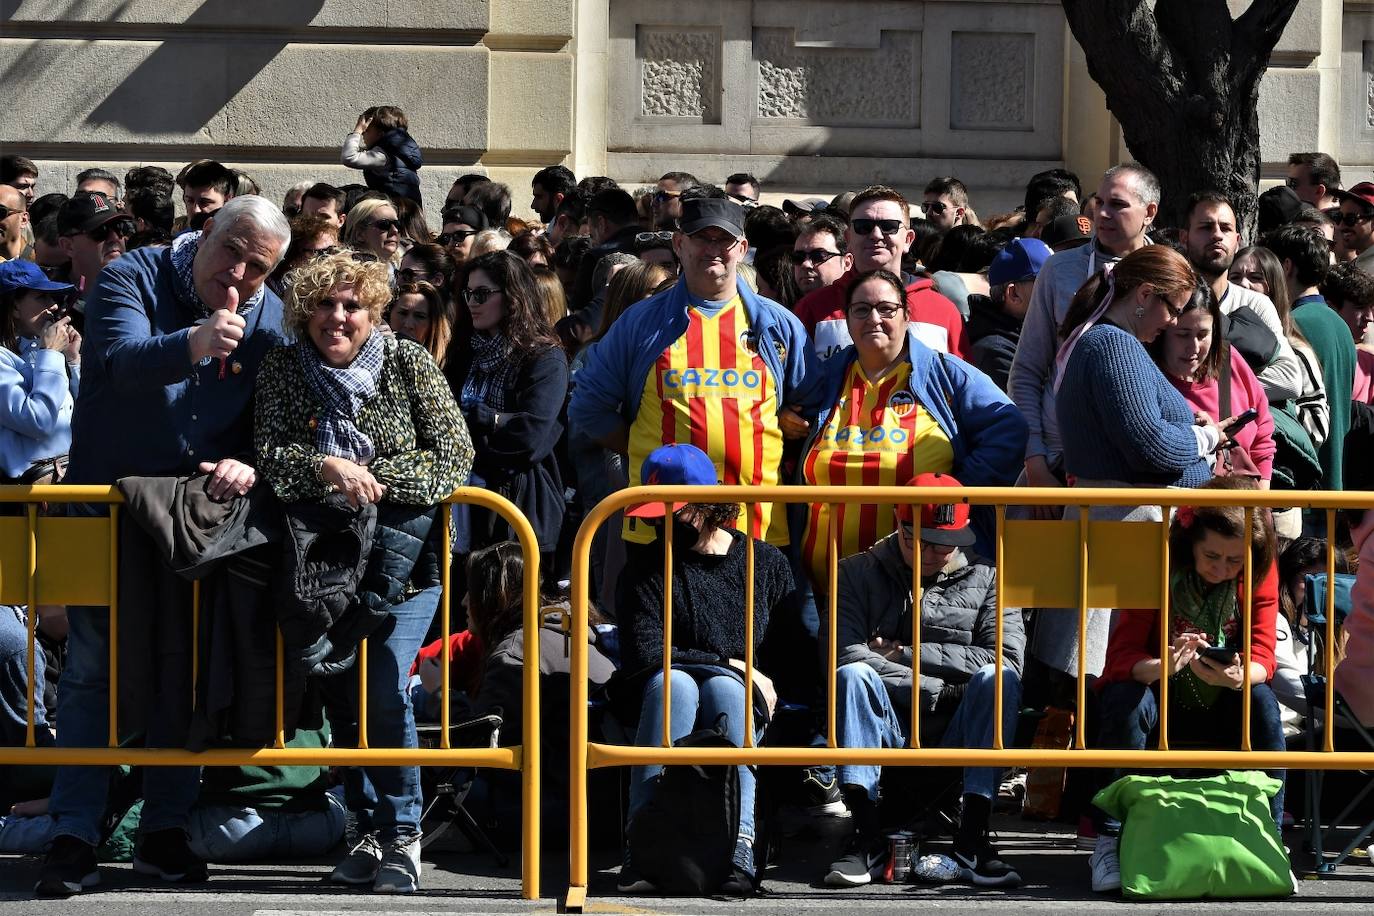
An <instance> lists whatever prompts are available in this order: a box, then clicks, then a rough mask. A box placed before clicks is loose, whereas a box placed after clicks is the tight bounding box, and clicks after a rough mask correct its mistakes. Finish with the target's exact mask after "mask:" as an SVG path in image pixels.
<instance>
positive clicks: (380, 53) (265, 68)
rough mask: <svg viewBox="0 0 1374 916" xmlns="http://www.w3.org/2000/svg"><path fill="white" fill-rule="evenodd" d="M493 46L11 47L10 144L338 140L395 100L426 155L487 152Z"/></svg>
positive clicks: (302, 144) (3, 51)
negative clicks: (382, 84) (369, 110)
mask: <svg viewBox="0 0 1374 916" xmlns="http://www.w3.org/2000/svg"><path fill="white" fill-rule="evenodd" d="M486 57H487V50H486V49H485V48H482V47H465V48H454V47H424V46H405V47H386V46H382V45H378V46H372V45H343V44H331V45H310V44H292V43H287V42H284V41H263V40H252V41H238V42H222V41H213V40H200V39H196V40H166V41H70V40H65V39H43V40H10V41H0V82H3V85H4V86H5V88H6V93H7V94H8V95H9V96H10V97H11V98H24V99H26V100H27V101H26V102H25V104H23V105H15V106H12V107H11V108H10V110H9V115H8V116H7V117H6V118H5V119H4V120H3V121H0V144H5V143H39V144H93V143H109V144H125V145H141V144H169V145H185V144H214V145H222V146H223V145H229V146H246V147H258V148H263V147H267V148H279V149H282V150H290V149H300V148H326V149H329V148H337V147H339V146H340V145H341V144H342V142H343V138H344V135H345V134H347V133H348V131H349V130H350V129H351V128H352V127H353V123H354V121H355V119H356V117H357V115H358V113H360V112H361V111H362V110H363V109H364V108H366V107H368V106H369V105H375V104H377V90H376V84H374V82H373V81H372V80H371V79H360V78H359V75H360V74H368V75H375V76H376V77H377V79H385V81H386V83H387V85H388V86H389V87H390V88H389V90H388V93H389V96H388V99H387V101H389V102H390V103H392V104H395V105H399V106H400V107H401V108H403V109H404V110H405V111H406V113H407V115H408V116H409V118H410V122H411V132H412V133H413V134H414V136H415V138H416V140H417V141H418V142H419V144H420V146H421V148H422V149H424V148H431V149H453V150H465V149H466V150H472V149H483V148H485V146H486V139H487V131H486V125H487V61H486Z"/></svg>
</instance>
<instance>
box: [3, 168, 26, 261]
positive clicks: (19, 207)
mask: <svg viewBox="0 0 1374 916" xmlns="http://www.w3.org/2000/svg"><path fill="white" fill-rule="evenodd" d="M28 225H29V206H28V201H26V200H25V199H24V192H22V191H20V190H19V189H17V188H14V187H11V186H10V185H7V184H0V261H13V260H14V259H15V258H17V257H19V256H20V255H21V254H23V253H24V245H25V241H24V229H25V227H26V226H28Z"/></svg>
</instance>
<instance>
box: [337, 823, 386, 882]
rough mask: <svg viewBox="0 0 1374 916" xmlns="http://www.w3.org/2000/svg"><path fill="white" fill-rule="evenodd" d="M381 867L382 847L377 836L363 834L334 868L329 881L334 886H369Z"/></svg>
mask: <svg viewBox="0 0 1374 916" xmlns="http://www.w3.org/2000/svg"><path fill="white" fill-rule="evenodd" d="M381 866H382V847H381V845H380V844H379V843H378V842H377V835H376V834H373V833H369V834H365V835H363V837H362V838H361V839H359V840H358V842H357V845H355V846H354V847H353V848H352V849H350V850H349V851H348V855H347V856H345V857H344V860H343V861H342V862H340V863H339V864H338V865H337V866H335V867H334V871H333V873H332V874H330V876H329V880H330V881H331V882H332V883H334V884H371V883H372V882H373V881H375V880H376V878H377V869H379V868H381Z"/></svg>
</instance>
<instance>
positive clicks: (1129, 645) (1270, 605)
mask: <svg viewBox="0 0 1374 916" xmlns="http://www.w3.org/2000/svg"><path fill="white" fill-rule="evenodd" d="M1236 596H1237V599H1238V600H1239V601H1240V602H1241V603H1240V607H1241V608H1242V609H1243V608H1244V607H1245V584H1244V583H1243V582H1239V581H1238V582H1237V583H1236ZM1278 610H1279V569H1278V564H1272V565H1270V567H1269V569H1268V571H1266V572H1265V573H1264V575H1263V577H1262V578H1261V579H1260V580H1259V584H1258V585H1257V586H1256V587H1255V601H1254V605H1253V607H1252V608H1251V617H1250V632H1251V634H1252V635H1253V642H1252V643H1251V646H1250V660H1251V661H1253V662H1256V663H1257V664H1259V665H1262V666H1263V667H1264V679H1265V680H1266V681H1268V680H1269V679H1270V678H1272V677H1273V676H1274V668H1275V666H1276V663H1275V661H1274V638H1275V637H1274V634H1275V627H1276V626H1277V624H1276V623H1275V620H1276V619H1277V616H1278ZM1207 635H1208V636H1210V637H1211V638H1212V639H1213V640H1215V639H1216V634H1215V633H1209V634H1207ZM1244 654H1245V653H1243V652H1242V653H1241V655H1242V656H1244ZM1154 658H1159V609H1158V608H1147V609H1145V610H1122V611H1121V612H1120V613H1119V614H1118V615H1117V619H1116V626H1114V627H1113V628H1112V635H1111V639H1110V640H1108V642H1107V664H1106V667H1105V668H1103V670H1102V677H1101V678H1100V679H1099V680H1098V683H1099V684H1106V683H1110V682H1112V681H1129V680H1131V669H1132V668H1134V667H1135V664H1136V662H1140V661H1147V660H1149V659H1154Z"/></svg>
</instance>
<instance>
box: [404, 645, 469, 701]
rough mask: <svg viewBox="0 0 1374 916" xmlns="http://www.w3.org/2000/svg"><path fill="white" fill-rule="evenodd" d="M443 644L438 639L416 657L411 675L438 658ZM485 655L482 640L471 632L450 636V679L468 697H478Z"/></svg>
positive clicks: (411, 668)
mask: <svg viewBox="0 0 1374 916" xmlns="http://www.w3.org/2000/svg"><path fill="white" fill-rule="evenodd" d="M443 642H444V641H443V640H442V639H436V640H434V642H432V643H430V644H429V645H427V646H425V647H424V648H423V649H421V650H420V652H419V654H418V655H416V656H415V662H414V664H412V665H411V666H410V673H411V674H412V675H414V674H415V673H416V672H417V671H419V670H420V662H422V661H425V660H427V659H431V658H438V657H439V649H440V648H441V647H442V645H443ZM485 654H486V649H485V648H484V647H483V646H482V640H481V639H479V638H478V637H477V634H476V633H474V632H472V631H471V630H462V631H460V632H458V633H452V634H450V635H449V638H448V658H449V677H450V678H452V683H454V684H456V685H457V686H458V687H460V688H462V689H463V691H464V692H465V693H467V695H468V696H476V695H477V688H478V686H480V685H479V684H478V681H477V678H478V676H479V674H480V673H481V671H482V656H483V655H485Z"/></svg>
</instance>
